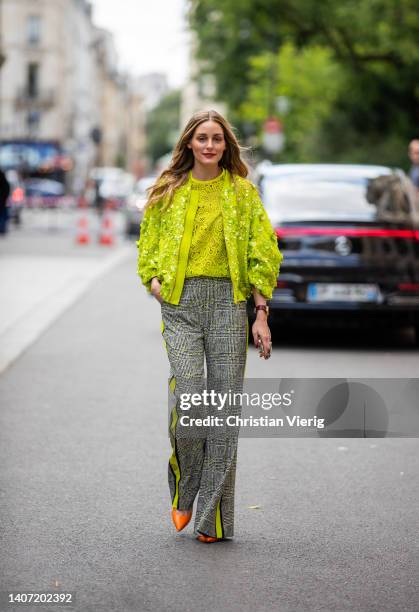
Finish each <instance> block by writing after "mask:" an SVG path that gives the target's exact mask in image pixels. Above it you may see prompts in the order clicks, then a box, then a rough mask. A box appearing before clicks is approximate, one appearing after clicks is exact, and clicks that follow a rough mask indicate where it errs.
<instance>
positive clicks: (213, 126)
mask: <svg viewBox="0 0 419 612" xmlns="http://www.w3.org/2000/svg"><path fill="white" fill-rule="evenodd" d="M186 146H187V147H189V149H192V152H193V154H194V157H195V161H197V162H199V163H201V164H202V165H204V166H217V165H218V162H219V161H220V159H221V158H222V156H223V153H224V151H225V149H226V142H225V139H224V132H223V128H222V127H221V125H220V124H219V123H217V122H216V121H204V122H203V123H201V124H200V125H198V127H196V128H195V131H194V133H193V136H192V139H191V141H190V142H188V144H187V145H186Z"/></svg>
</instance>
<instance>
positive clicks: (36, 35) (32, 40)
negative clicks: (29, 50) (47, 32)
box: [26, 15, 41, 46]
mask: <svg viewBox="0 0 419 612" xmlns="http://www.w3.org/2000/svg"><path fill="white" fill-rule="evenodd" d="M26 28H27V29H26V36H27V41H28V44H29V45H31V46H36V45H38V44H39V42H40V40H41V17H40V16H39V15H29V17H28V20H27V23H26Z"/></svg>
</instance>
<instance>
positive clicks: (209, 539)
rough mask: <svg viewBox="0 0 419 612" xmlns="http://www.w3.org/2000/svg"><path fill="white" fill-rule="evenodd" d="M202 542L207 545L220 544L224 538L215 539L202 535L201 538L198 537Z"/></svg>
mask: <svg viewBox="0 0 419 612" xmlns="http://www.w3.org/2000/svg"><path fill="white" fill-rule="evenodd" d="M196 539H197V540H199V541H200V542H205V543H206V544H210V543H211V542H219V541H220V540H222V538H213V537H212V536H207V535H204V534H203V533H200V534H199V536H197V537H196Z"/></svg>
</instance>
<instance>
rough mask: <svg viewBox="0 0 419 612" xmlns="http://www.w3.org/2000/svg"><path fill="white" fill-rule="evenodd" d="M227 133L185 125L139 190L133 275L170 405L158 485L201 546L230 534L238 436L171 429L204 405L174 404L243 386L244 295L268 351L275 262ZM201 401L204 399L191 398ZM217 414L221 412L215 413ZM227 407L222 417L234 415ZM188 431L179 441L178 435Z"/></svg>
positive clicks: (217, 118) (207, 122)
mask: <svg viewBox="0 0 419 612" xmlns="http://www.w3.org/2000/svg"><path fill="white" fill-rule="evenodd" d="M240 155H241V151H240V146H239V144H238V141H237V139H236V137H235V135H234V132H233V129H232V127H231V126H230V125H229V123H228V122H227V121H226V119H224V118H223V117H222V116H221V115H220V114H219V113H218V112H216V111H213V110H212V111H201V112H198V113H196V114H195V115H193V116H192V118H191V119H190V120H189V122H188V123H187V125H186V127H185V129H184V130H183V133H182V135H181V136H180V138H179V140H178V142H177V144H176V146H175V149H174V152H173V156H172V161H171V163H170V166H169V168H167V169H166V170H164V171H163V172H162V173H161V175H160V177H159V178H158V179H157V181H156V183H155V184H154V185H153V186H152V187H151V188H150V189H149V196H148V202H147V205H146V209H145V213H144V218H143V221H142V223H141V228H140V238H139V240H138V242H137V246H138V249H139V254H138V274H139V276H140V277H141V280H142V282H143V283H144V285H145V286H146V287H147V290H148V292H149V293H151V294H152V295H153V296H154V297H155V298H156V299H157V300H158V301H159V303H160V304H161V315H162V334H163V340H164V344H165V347H166V350H167V353H168V358H169V362H170V369H171V373H170V379H169V388H170V390H171V393H172V395H173V399H174V405H173V407H172V408H171V412H170V419H169V420H170V423H169V435H170V441H171V446H172V455H171V457H170V459H169V466H168V477H169V488H170V495H171V501H172V519H173V522H174V524H175V526H176V529H177V530H178V531H180V530H181V529H183V528H184V527H185V526H186V525H187V524H188V522H189V521H190V519H191V517H192V507H193V503H194V499H195V497H196V496H197V494H198V492H199V497H198V501H197V508H196V517H195V525H194V533H195V535H196V536H197V539H198V540H200V541H201V542H206V543H209V542H217V541H219V540H223V539H227V538H230V537H232V536H233V531H234V489H235V474H236V465H237V443H238V431H237V428H236V429H234V428H233V429H232V430H229V428H228V427H225V425H224V426H220V427H219V426H217V425H210V426H209V427H208V428H205V430H203V429H202V427H200V426H199V424H198V425H196V427H192V428H191V427H188V426H186V427H183V426H181V420H182V419H181V417H183V416H184V415H185V414H187V415H188V417H189V418H190V419H192V418H195V417H193V415H195V414H196V415H198V416H201V417H202V416H204V413H203V404H202V403H201V404H200V406H198V407H197V409H196V410H193V408H192V407H190V408H189V409H188V411H187V412H186V411H184V409H183V408H182V406H181V401H182V398H183V397H185V396H184V394H187V396H189V397H190V396H191V394H193V393H200V394H202V392H203V388H204V380H205V379H204V361H205V360H206V368H207V381H206V382H207V391H208V392H210V391H211V390H212V391H215V392H216V393H221V394H222V393H228V392H229V391H231V392H234V393H237V392H239V393H240V392H241V391H242V388H243V379H244V373H245V365H246V355H247V348H248V333H249V330H248V319H247V309H246V301H247V298H248V297H249V296H251V295H252V293H253V296H254V301H255V309H256V319H255V322H254V324H253V327H252V334H253V340H254V343H255V346H257V347H258V348H259V350H260V356H261V357H263V358H265V359H268V358H269V357H270V354H271V346H272V343H271V334H270V330H269V326H268V320H267V319H268V313H269V309H268V306H267V300H268V299H269V298H271V297H272V291H273V288H274V287H275V286H276V283H277V276H278V271H279V265H280V263H281V260H282V254H281V253H280V251H279V249H278V243H277V238H276V235H275V233H274V230H273V228H272V226H271V224H270V222H269V219H268V216H267V214H266V211H265V209H264V207H263V204H262V202H261V200H260V198H259V194H258V191H257V189H256V187H255V186H254V185H253V184H252V183H251V182H250V181H249V180H247V178H246V176H247V174H248V170H247V167H246V165H245V163H244V162H243V160H242V159H241V156H240ZM201 397H202V395H201ZM216 413H217V414H220V412H219V411H216ZM239 413H240V408H239V407H237V406H236V405H232V404H229V403H228V402H227V404H226V405H225V406H224V407H223V411H222V413H221V416H223V417H224V423H225V419H226V418H227V417H228V416H229V415H236V416H237V415H238V414H239ZM184 430H186V433H185V431H184Z"/></svg>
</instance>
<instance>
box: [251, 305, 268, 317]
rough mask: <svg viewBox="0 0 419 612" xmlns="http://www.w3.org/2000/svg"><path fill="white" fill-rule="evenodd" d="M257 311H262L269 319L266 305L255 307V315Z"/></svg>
mask: <svg viewBox="0 0 419 612" xmlns="http://www.w3.org/2000/svg"><path fill="white" fill-rule="evenodd" d="M258 310H264V311H265V312H266V316H267V317H269V306H268V305H267V304H259V306H256V307H255V310H254V312H255V314H257V311H258Z"/></svg>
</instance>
